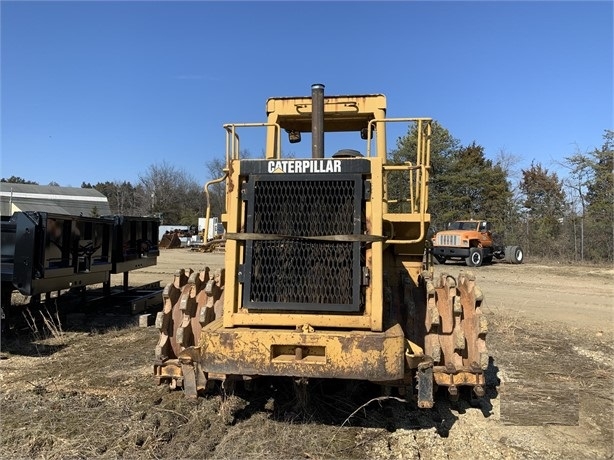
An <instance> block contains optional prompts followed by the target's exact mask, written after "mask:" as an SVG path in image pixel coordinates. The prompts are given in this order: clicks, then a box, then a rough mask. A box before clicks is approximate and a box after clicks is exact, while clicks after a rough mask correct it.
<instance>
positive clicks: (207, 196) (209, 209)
mask: <svg viewBox="0 0 614 460" xmlns="http://www.w3.org/2000/svg"><path fill="white" fill-rule="evenodd" d="M227 177H228V171H227V170H226V171H224V175H223V176H222V177H220V178H218V179H213V180H210V181H209V182H207V183H206V184H205V197H206V198H207V212H206V213H205V228H204V229H203V243H206V242H207V235H208V234H209V220H210V218H211V200H210V199H209V187H211V186H212V185H214V184H219V183H220V182H222V181H224V180H226V178H227Z"/></svg>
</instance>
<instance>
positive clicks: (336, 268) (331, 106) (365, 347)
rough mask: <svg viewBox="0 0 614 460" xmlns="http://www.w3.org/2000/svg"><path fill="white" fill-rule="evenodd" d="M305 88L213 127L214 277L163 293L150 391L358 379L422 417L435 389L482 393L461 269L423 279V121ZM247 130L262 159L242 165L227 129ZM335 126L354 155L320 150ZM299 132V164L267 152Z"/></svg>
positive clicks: (468, 287) (426, 266)
mask: <svg viewBox="0 0 614 460" xmlns="http://www.w3.org/2000/svg"><path fill="white" fill-rule="evenodd" d="M311 89H312V94H311V97H309V96H307V97H279V98H271V99H269V100H268V101H267V103H266V113H267V121H266V122H265V123H242V124H228V125H224V128H225V129H226V133H227V137H226V169H225V174H224V176H223V177H222V178H220V179H217V180H215V181H212V182H211V183H214V182H221V181H225V185H226V211H225V214H224V215H223V216H222V221H223V223H224V225H225V229H226V235H225V238H226V252H225V268H224V269H222V270H216V271H213V270H209V269H205V270H203V271H200V272H193V271H191V270H180V271H178V272H177V274H176V275H175V278H174V281H173V282H172V283H171V284H169V285H168V286H166V288H165V290H164V309H163V311H162V312H160V313H159V314H158V316H157V318H156V326H157V327H158V328H159V329H160V339H159V342H158V344H157V347H156V363H155V365H154V375H155V377H156V379H157V381H158V383H169V384H170V386H171V387H172V388H174V387H181V388H183V390H184V392H185V394H186V395H187V396H193V397H195V396H197V394H198V393H199V392H200V391H204V390H206V389H208V388H209V387H210V384H211V383H212V382H215V381H221V382H222V383H225V384H228V383H229V382H234V381H237V380H244V381H247V380H251V379H254V378H257V377H262V376H286V377H293V378H295V379H297V380H301V379H303V380H304V379H310V378H325V379H327V378H331V379H358V380H367V381H371V382H375V383H378V384H381V385H383V386H384V387H388V388H391V387H396V388H398V392H399V394H401V395H405V396H406V397H412V398H415V400H416V401H417V403H418V406H419V407H421V408H429V407H432V405H433V394H434V391H435V389H436V388H437V387H441V386H445V387H447V389H448V392H449V394H450V396H451V397H452V398H453V399H454V398H455V397H456V396H457V395H458V391H459V387H460V386H468V387H470V388H472V389H473V391H474V393H475V394H476V395H477V396H478V397H480V396H482V395H483V394H484V388H483V385H484V370H485V369H486V366H487V364H488V354H487V352H486V346H485V335H486V331H487V326H486V321H485V318H484V316H483V315H482V312H481V308H480V306H481V302H482V294H481V292H480V290H479V289H478V287H477V286H476V284H475V278H474V276H472V274H471V273H468V272H465V273H464V272H461V273H460V275H459V276H458V278H454V277H452V276H450V275H448V274H440V275H439V276H434V274H433V270H432V268H431V263H430V262H431V261H430V259H431V257H430V255H429V254H428V251H427V252H425V242H426V234H427V230H428V226H429V222H430V215H429V214H428V212H427V205H428V182H429V161H430V160H429V157H430V135H431V120H430V119H427V118H386V98H385V96H383V95H381V94H369V95H346V96H324V86H323V85H320V84H316V85H313V86H312V88H311ZM390 123H403V124H405V126H407V125H413V126H414V128H415V132H416V133H417V142H416V150H415V152H414V157H413V159H412V161H410V162H407V163H403V164H391V163H389V160H388V158H387V156H386V127H387V125H388V124H390ZM254 127H261V128H263V129H264V130H266V149H265V157H264V158H262V159H242V158H240V155H239V152H240V149H239V136H238V131H239V130H240V129H243V128H254ZM340 132H342V133H346V134H345V136H347V135H348V134H347V133H355V135H356V136H357V137H356V139H359V138H361V139H364V151H362V152H359V151H357V150H349V149H346V150H339V151H337V152H336V153H334V154H332V155H330V156H326V155H325V149H324V134H325V133H326V134H327V135H328V136H331V137H332V136H334V135H339V134H337V133H340ZM305 133H310V135H311V140H312V152H311V156H309V157H302V156H301V157H298V156H296V155H292V157H291V158H289V157H284V156H282V152H281V147H282V134H284V137H285V134H287V135H288V139H289V142H290V143H296V142H298V141H299V140H300V138H301V134H304V135H305V136H306V137H307V135H308V134H305ZM359 142H360V143H361V144H362V143H363V141H359ZM211 183H209V184H208V185H210V184H211ZM425 254H426V255H425Z"/></svg>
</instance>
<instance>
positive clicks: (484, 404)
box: [233, 357, 498, 437]
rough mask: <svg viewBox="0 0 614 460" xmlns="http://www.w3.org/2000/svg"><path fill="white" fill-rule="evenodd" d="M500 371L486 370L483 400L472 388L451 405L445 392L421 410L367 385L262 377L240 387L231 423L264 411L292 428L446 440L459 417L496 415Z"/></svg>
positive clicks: (464, 389) (409, 401)
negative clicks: (428, 433) (424, 434)
mask: <svg viewBox="0 0 614 460" xmlns="http://www.w3.org/2000/svg"><path fill="white" fill-rule="evenodd" d="M497 372H498V368H497V367H496V366H495V364H494V360H493V359H492V357H491V358H490V362H489V365H488V368H487V369H486V371H485V377H486V385H485V395H484V396H483V397H481V398H475V395H473V393H472V391H471V389H470V388H469V387H461V391H460V398H459V399H458V400H457V401H451V400H450V399H449V397H448V394H447V391H446V389H445V388H440V389H439V390H438V391H437V392H436V393H435V398H434V400H435V404H434V406H433V408H431V409H419V408H418V406H417V404H416V401H415V400H414V399H413V398H404V397H401V396H400V395H397V394H395V393H391V394H390V395H382V392H381V387H380V386H378V385H376V384H373V383H370V382H365V381H355V380H348V381H344V380H331V379H311V380H309V382H308V383H299V384H297V383H295V382H294V381H293V380H292V379H290V378H275V379H273V378H260V379H256V380H254V381H252V382H251V384H250V385H249V387H247V388H248V389H247V388H243V387H242V386H240V385H238V386H237V387H236V389H235V392H234V395H235V396H238V397H239V398H241V399H242V400H243V401H244V404H243V405H242V407H241V408H240V409H239V410H237V411H236V412H235V413H234V419H233V423H238V422H240V421H243V420H247V419H249V418H250V417H252V416H253V415H254V414H256V413H260V412H266V413H268V414H269V416H270V417H271V418H272V419H273V420H277V421H281V422H292V423H305V424H310V423H320V424H325V425H331V426H338V427H348V428H349V427H362V428H380V429H385V430H387V431H389V432H394V431H396V430H398V429H403V430H421V429H433V428H434V429H435V430H436V431H437V433H438V434H439V435H440V436H441V437H447V436H448V435H449V432H450V429H451V428H452V427H453V426H454V424H455V423H456V421H457V420H458V415H460V414H464V413H465V412H467V411H474V410H479V411H481V412H482V414H483V417H485V418H487V417H490V416H491V415H492V410H493V405H492V400H493V399H496V398H497V395H498V390H497V387H498V377H497Z"/></svg>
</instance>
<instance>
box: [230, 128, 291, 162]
mask: <svg viewBox="0 0 614 460" xmlns="http://www.w3.org/2000/svg"><path fill="white" fill-rule="evenodd" d="M262 126H267V127H268V126H272V127H274V128H275V133H276V137H277V151H276V152H275V153H276V155H275V158H280V157H281V127H280V126H279V124H278V123H226V124H224V125H222V127H223V128H224V129H225V130H226V165H227V166H228V164H229V163H230V160H237V159H239V153H240V150H239V135H238V134H237V133H236V128H257V127H262Z"/></svg>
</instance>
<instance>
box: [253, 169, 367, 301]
mask: <svg viewBox="0 0 614 460" xmlns="http://www.w3.org/2000/svg"><path fill="white" fill-rule="evenodd" d="M285 177H286V178H287V176H285ZM307 177H308V179H307V180H276V179H277V178H275V177H274V176H261V177H260V178H258V179H259V180H254V181H253V182H252V184H251V186H250V190H251V192H250V193H249V195H250V198H251V200H252V202H251V203H250V204H249V205H248V228H249V230H248V231H250V232H253V233H256V234H263V235H278V236H282V237H283V239H280V240H256V241H249V242H248V243H247V254H246V255H247V257H246V262H247V264H246V265H247V266H246V268H247V269H248V270H247V271H248V273H249V275H248V277H247V279H246V281H247V283H246V288H247V289H246V292H245V294H246V297H245V298H244V304H246V306H247V307H248V308H250V307H251V308H265V309H266V308H269V309H295V310H301V309H305V310H329V311H337V310H339V311H357V310H358V309H359V303H360V292H359V290H360V278H359V276H360V243H358V242H354V241H321V240H317V239H305V238H302V237H319V236H329V235H353V234H359V233H361V229H362V222H361V215H362V213H361V206H362V180H361V176H360V175H353V176H349V175H347V177H346V178H343V179H340V178H338V177H336V178H334V179H332V178H326V179H321V180H313V178H312V176H307ZM252 179H254V178H253V177H252Z"/></svg>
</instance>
